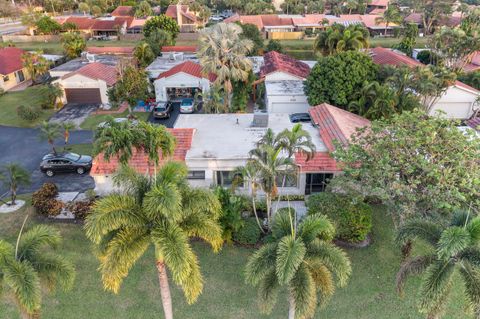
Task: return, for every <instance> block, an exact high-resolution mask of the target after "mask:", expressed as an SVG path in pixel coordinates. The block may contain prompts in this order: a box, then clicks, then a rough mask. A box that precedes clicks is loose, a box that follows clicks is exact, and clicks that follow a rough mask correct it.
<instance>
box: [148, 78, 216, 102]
mask: <svg viewBox="0 0 480 319" xmlns="http://www.w3.org/2000/svg"><path fill="white" fill-rule="evenodd" d="M154 87H155V98H156V100H157V101H164V102H165V101H168V96H167V88H195V87H199V88H201V89H202V92H203V93H207V92H208V91H209V90H210V81H209V80H208V79H204V78H197V77H194V76H192V75H189V74H186V73H183V72H181V73H177V74H174V75H172V76H170V77H168V78H161V79H157V80H155V82H154Z"/></svg>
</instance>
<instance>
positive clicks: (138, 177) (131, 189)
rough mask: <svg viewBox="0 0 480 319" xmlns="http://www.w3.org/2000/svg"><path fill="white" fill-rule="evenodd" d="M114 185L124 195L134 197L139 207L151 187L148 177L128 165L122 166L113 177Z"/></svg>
mask: <svg viewBox="0 0 480 319" xmlns="http://www.w3.org/2000/svg"><path fill="white" fill-rule="evenodd" d="M113 183H114V185H115V186H117V187H119V188H121V189H122V191H123V193H125V194H128V195H131V196H133V197H134V198H135V199H136V201H137V203H138V204H139V205H141V203H142V201H143V198H144V196H145V194H146V193H147V192H148V190H149V189H150V186H151V185H150V179H149V178H148V177H147V176H145V175H143V174H140V173H138V172H137V171H136V170H135V169H133V168H132V167H130V166H128V165H121V166H120V169H118V170H117V171H116V172H115V174H114V175H113Z"/></svg>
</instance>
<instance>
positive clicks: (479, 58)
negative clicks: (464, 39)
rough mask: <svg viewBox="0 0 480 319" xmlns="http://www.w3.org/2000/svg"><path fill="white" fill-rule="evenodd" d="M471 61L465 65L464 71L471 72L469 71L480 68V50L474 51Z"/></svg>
mask: <svg viewBox="0 0 480 319" xmlns="http://www.w3.org/2000/svg"><path fill="white" fill-rule="evenodd" d="M469 60H470V61H469V63H467V64H466V65H465V66H464V67H463V71H465V72H467V73H469V72H475V71H478V70H480V51H476V52H474V53H473V54H472V55H471V56H470V57H469Z"/></svg>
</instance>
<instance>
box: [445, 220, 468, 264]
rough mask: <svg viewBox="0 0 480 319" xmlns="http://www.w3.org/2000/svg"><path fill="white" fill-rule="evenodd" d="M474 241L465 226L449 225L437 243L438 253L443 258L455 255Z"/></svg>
mask: <svg viewBox="0 0 480 319" xmlns="http://www.w3.org/2000/svg"><path fill="white" fill-rule="evenodd" d="M471 242H472V238H471V237H470V233H469V232H468V231H467V230H466V229H465V228H460V227H456V226H452V227H449V228H447V229H445V230H444V231H443V232H442V236H441V237H440V239H439V241H438V244H437V254H438V256H439V258H441V259H448V258H450V257H453V256H455V255H457V254H458V253H460V252H461V251H463V250H464V249H465V248H467V247H468V246H469V245H470V244H471Z"/></svg>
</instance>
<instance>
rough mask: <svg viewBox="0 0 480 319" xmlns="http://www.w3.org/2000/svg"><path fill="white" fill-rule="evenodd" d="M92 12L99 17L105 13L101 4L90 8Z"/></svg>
mask: <svg viewBox="0 0 480 319" xmlns="http://www.w3.org/2000/svg"><path fill="white" fill-rule="evenodd" d="M90 13H91V14H92V15H93V16H95V17H99V16H101V15H102V14H103V10H102V8H100V7H99V6H96V5H94V6H92V7H91V8H90Z"/></svg>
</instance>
